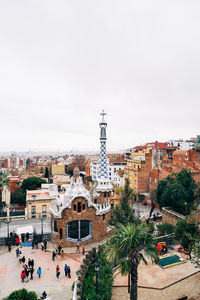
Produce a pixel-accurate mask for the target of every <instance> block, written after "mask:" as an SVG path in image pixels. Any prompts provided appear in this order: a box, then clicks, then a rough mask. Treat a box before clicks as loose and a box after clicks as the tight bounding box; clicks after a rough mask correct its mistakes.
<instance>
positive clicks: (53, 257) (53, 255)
mask: <svg viewBox="0 0 200 300" xmlns="http://www.w3.org/2000/svg"><path fill="white" fill-rule="evenodd" d="M55 258H56V252H55V251H53V253H52V260H53V261H55Z"/></svg>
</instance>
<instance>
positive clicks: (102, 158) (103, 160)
mask: <svg viewBox="0 0 200 300" xmlns="http://www.w3.org/2000/svg"><path fill="white" fill-rule="evenodd" d="M100 115H101V116H102V120H101V123H99V126H100V128H101V132H100V155H99V174H98V178H99V179H108V166H107V156H106V127H107V123H106V122H105V119H104V116H105V115H106V113H105V112H104V110H102V113H101V114H100Z"/></svg>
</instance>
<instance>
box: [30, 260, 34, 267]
mask: <svg viewBox="0 0 200 300" xmlns="http://www.w3.org/2000/svg"><path fill="white" fill-rule="evenodd" d="M31 267H32V268H33V267H34V259H32V260H31Z"/></svg>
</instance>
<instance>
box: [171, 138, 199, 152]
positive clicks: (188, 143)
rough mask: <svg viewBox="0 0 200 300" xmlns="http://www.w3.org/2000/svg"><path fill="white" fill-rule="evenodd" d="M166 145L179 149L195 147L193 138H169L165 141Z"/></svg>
mask: <svg viewBox="0 0 200 300" xmlns="http://www.w3.org/2000/svg"><path fill="white" fill-rule="evenodd" d="M167 144H168V146H175V147H178V148H179V150H192V149H193V148H194V147H195V142H194V141H193V140H182V139H180V140H169V141H167Z"/></svg>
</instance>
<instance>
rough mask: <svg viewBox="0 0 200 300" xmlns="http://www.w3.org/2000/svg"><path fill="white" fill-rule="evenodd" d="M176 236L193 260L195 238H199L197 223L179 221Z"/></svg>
mask: <svg viewBox="0 0 200 300" xmlns="http://www.w3.org/2000/svg"><path fill="white" fill-rule="evenodd" d="M175 236H176V238H177V239H178V240H179V241H180V243H181V246H182V247H183V249H184V250H185V251H186V252H187V253H188V254H189V257H190V259H191V253H192V249H193V247H194V244H195V238H197V237H198V225H197V224H196V222H195V221H194V220H193V221H190V222H189V220H185V219H183V220H180V221H178V223H177V225H176V229H175Z"/></svg>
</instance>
